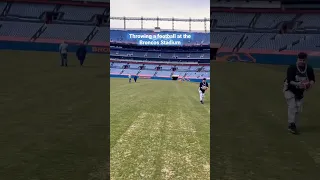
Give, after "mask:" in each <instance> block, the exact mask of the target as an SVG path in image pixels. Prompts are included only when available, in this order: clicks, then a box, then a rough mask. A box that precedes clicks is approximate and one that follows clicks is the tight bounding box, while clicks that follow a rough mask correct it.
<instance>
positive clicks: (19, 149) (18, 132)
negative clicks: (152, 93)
mask: <svg viewBox="0 0 320 180" xmlns="http://www.w3.org/2000/svg"><path fill="white" fill-rule="evenodd" d="M59 58H60V57H59V55H58V54H57V53H46V52H23V51H1V66H0V81H1V88H0V147H1V148H0V179H1V180H29V179H30V180H58V179H60V180H62V179H66V180H82V179H83V180H87V179H108V178H107V171H106V169H105V164H106V162H107V156H108V155H107V152H108V148H109V145H108V142H109V138H108V130H107V129H108V128H109V123H108V116H109V112H108V110H109V94H108V90H109V78H108V74H107V73H106V67H107V66H108V63H107V62H108V61H107V59H108V57H106V55H88V59H87V62H86V64H85V65H87V66H86V67H84V68H80V67H79V65H78V62H77V60H76V59H75V57H74V55H72V54H71V55H70V57H69V60H70V62H69V67H68V68H65V67H60V66H59V65H60V64H59V63H60V62H59Z"/></svg>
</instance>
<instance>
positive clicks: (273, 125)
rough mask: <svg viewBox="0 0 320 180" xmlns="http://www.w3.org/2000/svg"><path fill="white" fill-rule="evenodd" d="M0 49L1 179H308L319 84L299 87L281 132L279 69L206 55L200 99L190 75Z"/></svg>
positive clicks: (317, 166)
mask: <svg viewBox="0 0 320 180" xmlns="http://www.w3.org/2000/svg"><path fill="white" fill-rule="evenodd" d="M1 55H2V64H1V66H0V81H1V87H0V147H1V148H0V179H1V180H13V179H14V180H26V179H28V180H29V179H30V180H58V179H59V180H60V179H61V180H63V179H66V180H82V179H83V180H87V179H89V180H106V179H112V180H122V179H123V180H144V179H146V180H149V179H151V180H180V179H182V180H189V179H190V180H206V179H209V176H210V175H211V178H212V179H214V180H278V179H279V180H296V179H297V180H301V179H302V180H317V179H319V178H318V177H320V143H319V142H320V118H319V117H320V111H319V99H320V95H319V92H320V86H319V85H318V84H317V85H316V86H315V88H314V89H312V90H311V91H310V92H307V94H306V98H305V104H304V110H303V113H302V116H301V121H300V130H301V134H300V135H298V136H296V135H291V134H289V133H288V132H287V111H286V103H285V100H284V97H283V95H282V81H283V79H284V77H285V70H286V67H281V66H271V65H258V64H243V63H212V67H211V74H212V78H211V82H212V83H211V88H210V90H211V100H210V93H208V94H207V95H206V97H205V104H204V105H202V104H200V102H199V97H198V96H199V95H198V91H197V84H196V83H190V82H173V81H156V80H143V79H139V80H138V83H131V84H129V83H128V82H127V79H111V83H110V84H109V78H108V73H107V72H106V67H108V61H107V58H108V57H106V56H105V55H89V56H88V60H87V62H86V66H87V67H84V68H80V67H79V65H78V62H77V61H76V60H75V58H74V55H71V56H70V63H69V65H70V67H68V68H64V67H60V66H59V55H58V54H56V53H45V52H22V51H20V52H19V51H1ZM317 79H320V74H319V73H317ZM110 85H111V87H110ZM109 89H110V94H109V93H108V92H109ZM109 95H110V96H109ZM109 99H110V101H109ZM109 103H110V104H109ZM210 107H211V111H210ZM109 110H110V111H111V112H110V124H109V122H108V116H109ZM210 116H211V120H210V119H209V117H210ZM210 126H211V128H210ZM109 127H110V129H111V132H110V134H111V137H110V147H111V149H110V153H111V154H110V156H111V160H110V165H111V177H110V178H109V177H108V171H107V169H108V168H109V167H108V163H107V162H108V154H107V153H108V152H109V149H108V148H109V144H108V142H109V134H108V129H109ZM210 131H211V149H210ZM210 154H211V155H210ZM210 157H211V166H210ZM210 168H211V171H212V173H211V174H210V173H209V170H210Z"/></svg>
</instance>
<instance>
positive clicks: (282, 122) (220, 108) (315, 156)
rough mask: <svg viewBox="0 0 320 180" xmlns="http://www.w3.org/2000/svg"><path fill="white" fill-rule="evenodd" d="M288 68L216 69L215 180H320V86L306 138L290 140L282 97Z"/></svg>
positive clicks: (306, 115) (309, 104) (306, 111)
mask: <svg viewBox="0 0 320 180" xmlns="http://www.w3.org/2000/svg"><path fill="white" fill-rule="evenodd" d="M286 68H287V66H273V65H259V64H245V63H212V64H211V76H212V77H211V82H212V85H211V86H212V88H211V95H212V99H213V101H211V108H212V111H211V117H212V119H211V123H212V126H211V133H212V136H211V141H212V148H211V153H212V154H211V162H212V164H211V168H212V174H211V176H212V178H213V179H221V180H225V179H228V180H249V179H251V180H271V179H272V180H278V179H279V180H296V179H297V180H301V179H304V180H316V179H319V177H320V111H319V100H320V85H319V83H318V84H316V86H315V87H314V89H312V90H310V91H309V92H307V93H306V96H305V103H304V108H303V113H302V115H301V119H300V124H299V125H300V130H301V134H300V135H298V136H297V135H292V134H289V133H288V131H287V106H286V102H285V99H284V97H283V94H282V87H283V80H284V78H285V75H286ZM316 78H317V79H318V80H319V79H320V74H319V73H317V74H316Z"/></svg>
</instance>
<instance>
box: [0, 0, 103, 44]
mask: <svg viewBox="0 0 320 180" xmlns="http://www.w3.org/2000/svg"><path fill="white" fill-rule="evenodd" d="M6 7H7V8H6ZM5 9H7V10H8V12H6V13H4V11H5ZM46 12H55V13H58V14H59V15H58V17H57V19H56V20H53V21H52V22H51V23H50V24H47V25H46V28H44V31H43V32H42V33H41V34H40V36H39V37H35V38H36V39H35V41H37V38H39V39H56V40H57V39H64V40H70V41H84V40H85V39H86V38H87V37H88V35H89V34H90V33H91V32H92V31H93V29H94V28H96V20H95V18H94V17H95V15H102V14H104V13H105V14H109V10H108V8H104V7H87V6H86V7H82V6H70V5H56V4H41V3H18V2H13V3H12V2H9V3H6V2H0V14H2V16H1V22H0V35H1V36H10V37H17V38H26V39H31V38H32V37H33V35H35V33H36V32H37V31H38V30H39V29H40V28H41V27H42V26H43V24H44V19H45V16H44V15H45V13H46ZM79 29H81V31H79ZM97 29H98V31H97V33H96V34H95V35H94V36H93V38H92V39H91V41H90V42H101V43H106V42H107V41H108V40H109V28H108V27H107V26H101V27H99V28H97ZM90 42H89V43H90Z"/></svg>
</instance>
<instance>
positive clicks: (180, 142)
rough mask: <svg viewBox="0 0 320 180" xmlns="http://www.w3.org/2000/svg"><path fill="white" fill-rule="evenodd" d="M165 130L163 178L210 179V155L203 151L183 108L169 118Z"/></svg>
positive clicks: (184, 179)
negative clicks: (172, 117)
mask: <svg viewBox="0 0 320 180" xmlns="http://www.w3.org/2000/svg"><path fill="white" fill-rule="evenodd" d="M165 130H166V133H165V134H164V135H165V142H167V143H166V144H164V147H163V152H164V153H163V156H162V161H163V166H162V169H161V172H162V174H161V179H165V180H180V179H181V180H188V179H201V180H206V179H210V164H209V157H208V159H207V156H204V155H203V153H201V151H202V150H203V148H202V147H201V145H200V143H199V138H198V137H197V136H196V130H195V128H194V127H193V124H192V122H190V121H188V119H187V118H186V117H185V114H183V112H182V111H181V110H180V111H179V112H178V117H177V118H174V120H173V119H168V121H167V123H166V128H165ZM177 174H179V176H178V175H177ZM181 174H182V175H183V176H182V175H181Z"/></svg>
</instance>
